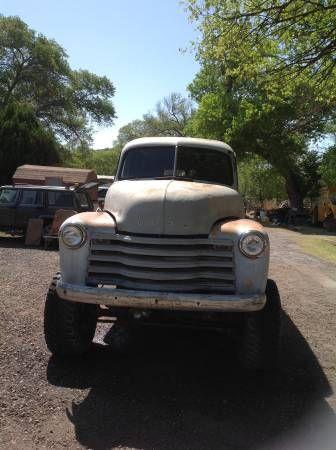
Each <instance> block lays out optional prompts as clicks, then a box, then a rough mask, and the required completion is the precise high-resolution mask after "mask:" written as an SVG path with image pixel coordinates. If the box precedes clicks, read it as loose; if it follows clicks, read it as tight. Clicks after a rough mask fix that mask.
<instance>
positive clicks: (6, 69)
mask: <svg viewBox="0 0 336 450" xmlns="http://www.w3.org/2000/svg"><path fill="white" fill-rule="evenodd" d="M113 95H114V87H113V84H112V83H111V81H110V80H108V79H107V78H106V77H99V76H97V75H95V74H93V73H90V72H88V71H86V70H79V71H74V70H72V69H71V67H70V66H69V63H68V59H67V54H66V52H65V50H64V49H63V48H62V47H61V46H60V45H59V44H57V42H55V41H54V40H51V39H47V38H46V37H45V36H43V35H41V34H39V33H37V32H36V31H34V30H31V29H30V28H29V27H28V26H27V25H26V24H25V23H24V22H23V21H22V20H21V19H20V18H18V17H4V16H0V109H2V110H3V109H4V108H6V107H7V106H8V105H10V104H11V103H14V102H15V103H18V102H19V103H21V104H22V105H29V108H30V109H31V111H32V112H33V113H34V115H35V117H36V118H37V119H38V120H39V121H40V123H41V124H42V125H43V126H44V127H46V128H48V129H49V130H51V131H52V132H53V133H55V134H56V135H57V136H58V137H60V138H61V139H66V140H75V141H78V140H87V139H89V138H90V131H91V125H92V124H94V123H98V124H105V125H106V124H111V123H112V121H113V118H114V117H115V110H114V107H113V104H112V102H111V98H112V96H113Z"/></svg>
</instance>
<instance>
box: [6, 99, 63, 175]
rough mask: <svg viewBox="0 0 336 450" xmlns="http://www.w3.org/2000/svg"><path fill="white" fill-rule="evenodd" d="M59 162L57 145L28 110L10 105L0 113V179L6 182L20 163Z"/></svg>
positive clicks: (16, 105)
mask: <svg viewBox="0 0 336 450" xmlns="http://www.w3.org/2000/svg"><path fill="white" fill-rule="evenodd" d="M59 162H60V146H59V144H58V142H57V141H56V139H55V138H54V136H53V134H52V133H51V132H50V131H48V130H46V129H44V128H43V127H42V126H41V124H40V122H39V121H38V120H37V119H36V117H35V114H34V112H33V111H32V109H31V108H29V107H28V106H25V105H21V104H16V103H11V104H10V105H8V106H7V107H6V108H4V109H3V110H1V111H0V179H1V182H3V183H4V182H10V181H11V177H12V175H13V173H14V172H15V170H16V168H17V167H18V166H20V165H22V164H26V163H29V164H45V165H54V164H58V163H59Z"/></svg>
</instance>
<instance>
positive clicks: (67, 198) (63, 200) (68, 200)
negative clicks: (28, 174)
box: [47, 191, 74, 208]
mask: <svg viewBox="0 0 336 450" xmlns="http://www.w3.org/2000/svg"><path fill="white" fill-rule="evenodd" d="M47 199H48V206H56V207H58V208H61V207H70V208H73V206H74V205H73V198H72V193H71V192H66V191H48V192H47Z"/></svg>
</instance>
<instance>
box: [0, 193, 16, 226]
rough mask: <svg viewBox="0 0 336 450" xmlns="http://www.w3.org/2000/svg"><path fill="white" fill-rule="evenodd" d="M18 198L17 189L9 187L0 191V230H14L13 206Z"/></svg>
mask: <svg viewBox="0 0 336 450" xmlns="http://www.w3.org/2000/svg"><path fill="white" fill-rule="evenodd" d="M18 197H19V190H18V189H13V188H10V187H9V188H7V187H3V188H1V189H0V229H2V230H5V231H10V230H13V229H14V219H15V205H16V203H17V199H18Z"/></svg>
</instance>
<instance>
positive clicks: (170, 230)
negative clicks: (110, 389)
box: [45, 138, 280, 369]
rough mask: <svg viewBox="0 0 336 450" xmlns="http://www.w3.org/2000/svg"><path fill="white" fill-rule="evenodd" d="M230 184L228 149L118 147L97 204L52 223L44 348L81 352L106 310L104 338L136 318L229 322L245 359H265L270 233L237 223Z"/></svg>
mask: <svg viewBox="0 0 336 450" xmlns="http://www.w3.org/2000/svg"><path fill="white" fill-rule="evenodd" d="M237 185H238V181H237V170H236V158H235V154H234V152H233V150H232V149H231V148H230V147H229V146H228V145H226V144H223V143H222V142H218V141H209V140H204V139H191V138H142V139H137V140H134V141H132V142H130V143H128V144H127V145H126V146H125V147H124V148H123V150H122V152H121V156H120V161H119V166H118V169H117V175H116V178H115V181H114V183H113V185H112V186H111V187H110V188H109V190H108V192H107V196H106V200H105V210H104V211H101V210H100V211H99V210H98V211H97V212H93V213H81V214H77V215H75V216H72V217H70V218H69V219H67V220H66V221H65V222H64V223H63V225H62V227H61V230H60V273H59V274H58V275H56V276H55V278H54V279H53V281H52V283H51V286H50V289H49V291H48V294H47V298H46V305H45V338H46V343H47V346H48V347H49V350H50V351H51V352H52V353H54V354H58V355H71V354H81V353H83V352H85V351H86V350H87V349H88V348H89V346H90V344H91V341H92V339H93V336H94V333H95V328H96V323H97V319H98V318H99V316H100V315H101V316H104V317H106V315H108V314H110V315H111V317H113V318H116V321H115V323H114V325H113V327H112V329H111V333H110V335H109V337H111V339H112V340H111V342H112V344H114V345H118V343H120V342H122V339H121V337H122V336H125V335H126V336H127V332H129V333H130V334H132V333H131V331H132V330H134V329H137V328H138V326H139V325H142V324H157V323H164V324H166V325H185V324H187V325H192V326H200V327H210V328H216V329H224V330H226V329H228V328H230V329H233V330H234V331H235V332H236V335H237V337H238V342H239V344H238V348H237V352H238V355H239V358H240V360H241V361H242V362H243V363H244V365H245V366H246V367H249V368H253V369H256V368H262V367H265V366H269V365H272V364H273V363H274V362H275V359H276V355H277V350H278V343H279V332H280V298H279V293H278V290H277V287H276V284H275V283H274V281H272V280H268V278H267V277H268V264H269V250H270V246H269V239H268V236H267V232H266V230H265V229H264V228H263V226H262V225H261V224H259V223H258V222H254V221H252V220H247V219H244V205H243V201H242V198H241V196H240V194H239V193H238V191H237ZM101 305H103V306H104V308H101ZM135 325H136V326H135Z"/></svg>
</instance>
